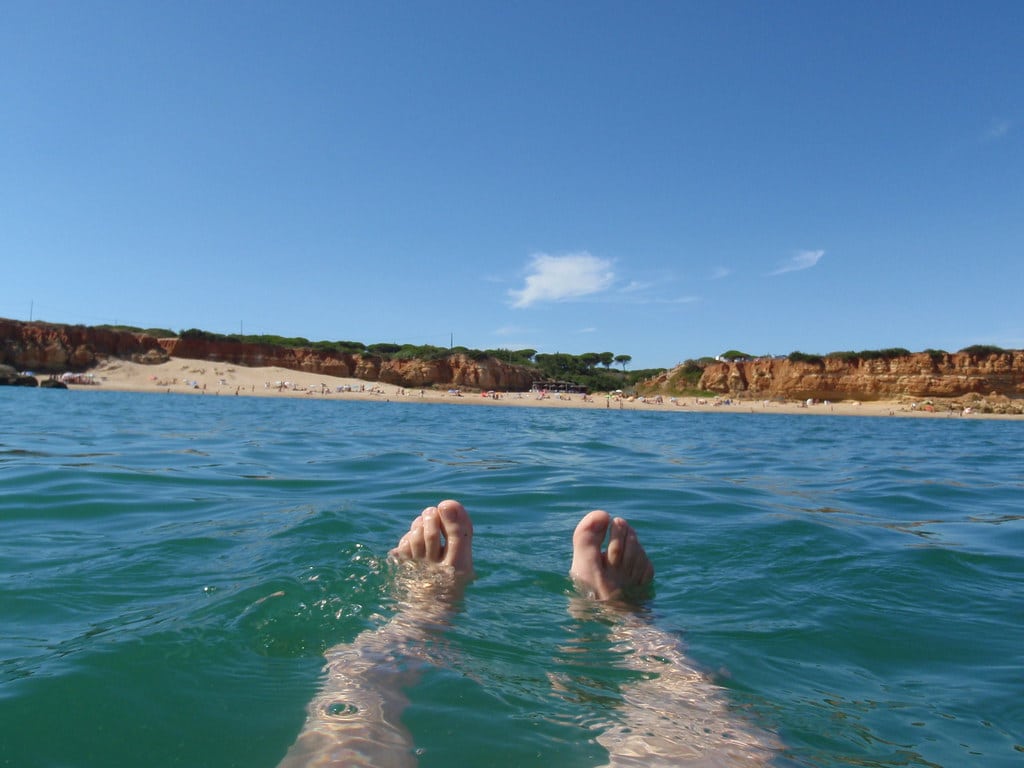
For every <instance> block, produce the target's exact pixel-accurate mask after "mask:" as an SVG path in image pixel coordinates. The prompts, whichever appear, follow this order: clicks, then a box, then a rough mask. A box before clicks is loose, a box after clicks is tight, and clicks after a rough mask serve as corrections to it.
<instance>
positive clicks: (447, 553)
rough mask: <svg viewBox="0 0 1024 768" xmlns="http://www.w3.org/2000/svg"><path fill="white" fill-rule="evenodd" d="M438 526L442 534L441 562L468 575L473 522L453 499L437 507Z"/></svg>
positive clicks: (464, 509)
mask: <svg viewBox="0 0 1024 768" xmlns="http://www.w3.org/2000/svg"><path fill="white" fill-rule="evenodd" d="M437 511H438V516H439V524H440V526H441V528H442V530H443V532H444V537H445V548H444V559H443V562H444V563H445V564H446V565H450V566H452V567H453V568H454V569H455V570H456V572H465V573H468V572H470V571H472V569H473V551H472V547H473V522H472V520H470V518H469V513H468V512H466V508H465V507H464V506H462V504H460V503H459V502H457V501H455V500H454V499H446V500H444V501H442V502H441V503H440V504H438V505H437Z"/></svg>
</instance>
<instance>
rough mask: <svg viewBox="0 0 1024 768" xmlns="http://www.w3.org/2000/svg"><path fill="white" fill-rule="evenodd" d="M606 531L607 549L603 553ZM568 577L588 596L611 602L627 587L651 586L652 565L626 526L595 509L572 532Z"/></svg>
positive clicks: (634, 534) (619, 520)
mask: <svg viewBox="0 0 1024 768" xmlns="http://www.w3.org/2000/svg"><path fill="white" fill-rule="evenodd" d="M609 529H610V530H611V534H610V537H609V540H608V549H607V551H606V552H602V551H601V546H602V545H603V544H604V540H605V536H606V535H608V532H609ZM569 576H571V577H572V579H573V581H575V582H576V585H577V587H578V588H579V589H580V591H582V592H584V593H586V594H587V595H588V596H590V597H593V598H595V599H597V600H614V599H616V598H620V597H622V594H623V591H624V590H627V589H629V588H630V587H643V586H646V585H647V584H650V583H651V580H652V579H654V565H652V563H651V561H650V559H649V558H648V557H647V553H646V552H644V548H643V547H642V546H640V540H639V539H638V538H637V535H636V531H634V530H633V527H632V526H631V525H630V524H629V523H627V522H626V521H625V520H623V519H622V518H621V517H616V518H615V519H612V516H611V515H609V514H608V513H607V512H605V511H604V510H600V509H597V510H594V511H593V512H589V513H587V514H586V515H584V517H583V519H582V520H580V522H579V524H578V525H577V526H576V530H575V531H574V532H573V535H572V567H571V568H570V569H569Z"/></svg>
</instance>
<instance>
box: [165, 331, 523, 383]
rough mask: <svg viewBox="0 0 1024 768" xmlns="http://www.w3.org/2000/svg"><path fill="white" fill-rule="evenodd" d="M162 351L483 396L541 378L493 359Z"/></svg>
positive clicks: (271, 348)
mask: <svg viewBox="0 0 1024 768" xmlns="http://www.w3.org/2000/svg"><path fill="white" fill-rule="evenodd" d="M160 345H161V347H162V348H163V349H164V351H165V352H166V353H167V354H168V355H169V356H171V357H181V358H187V359H190V360H211V361H217V362H225V363H233V364H235V365H245V366H249V367H258V366H278V367H280V368H288V369H290V370H295V371H306V372H308V373H322V374H324V375H325V376H339V377H342V378H346V377H353V378H357V379H362V380H363V381H381V382H384V383H386V384H394V385H396V386H400V387H429V386H431V385H434V384H438V385H442V386H454V387H468V388H472V389H481V390H489V389H493V390H501V391H524V390H527V389H529V388H530V386H531V385H532V384H533V381H534V379H535V378H536V373H535V372H534V371H532V370H530V369H528V368H524V367H522V366H518V365H509V364H507V363H503V362H501V361H500V360H497V359H495V358H493V357H488V358H484V359H482V360H475V359H473V358H471V357H469V356H468V355H463V354H451V355H447V356H446V357H442V358H439V359H436V360H422V359H409V360H388V359H384V358H382V357H377V356H374V355H362V354H358V353H349V352H327V351H323V350H318V349H310V348H308V347H279V346H276V345H273V344H248V343H242V342H230V341H207V340H205V339H160Z"/></svg>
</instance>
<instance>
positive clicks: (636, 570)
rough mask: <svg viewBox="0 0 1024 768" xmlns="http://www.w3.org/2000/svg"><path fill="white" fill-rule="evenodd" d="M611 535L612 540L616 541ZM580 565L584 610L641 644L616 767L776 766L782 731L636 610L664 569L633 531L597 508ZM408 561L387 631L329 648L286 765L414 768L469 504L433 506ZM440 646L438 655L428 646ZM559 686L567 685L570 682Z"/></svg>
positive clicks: (578, 555) (467, 560)
mask: <svg viewBox="0 0 1024 768" xmlns="http://www.w3.org/2000/svg"><path fill="white" fill-rule="evenodd" d="M606 539H607V541H608V544H607V547H605V548H602V547H604V542H605V540H606ZM572 547H573V552H572V564H571V566H570V568H569V576H570V577H571V579H572V581H573V583H574V585H575V587H576V590H577V593H578V594H577V597H576V598H574V599H573V601H572V602H571V604H570V612H571V613H572V614H573V615H574V616H584V615H588V612H592V611H594V610H597V611H603V612H604V615H605V618H609V619H611V620H612V622H611V627H612V629H611V639H612V640H613V641H615V642H616V643H622V644H623V646H624V647H628V648H629V649H630V650H629V651H628V652H626V653H625V655H624V661H623V663H624V664H625V665H626V666H628V667H629V668H630V669H633V670H635V671H637V672H641V673H643V674H641V675H640V676H639V677H640V680H639V682H636V683H633V684H632V685H631V686H629V690H625V691H623V693H622V699H623V704H624V706H623V707H622V708H621V711H618V712H617V713H616V714H615V716H614V717H613V718H611V719H610V720H609V722H607V723H605V724H603V725H602V726H601V727H600V730H599V731H598V732H597V733H595V737H594V738H595V740H596V741H597V742H598V743H599V744H600V745H601V746H602V747H604V748H605V749H606V750H607V751H608V755H609V763H608V765H610V766H632V765H636V766H641V765H643V766H686V765H693V766H696V765H716V766H754V765H764V764H766V763H767V762H768V760H770V758H771V756H772V755H773V754H774V753H775V751H776V749H777V744H776V743H775V740H774V738H773V737H772V736H771V735H770V734H768V733H765V732H761V731H760V730H758V729H756V728H754V727H752V726H751V725H750V724H749V723H747V722H745V721H744V720H742V719H740V718H739V717H737V716H736V715H734V714H733V713H732V712H731V711H730V709H729V707H728V702H727V701H726V699H725V697H724V693H723V691H722V689H721V688H720V687H718V686H716V685H715V684H714V683H713V682H711V681H710V680H709V679H708V677H707V676H706V675H705V674H704V673H703V672H701V671H699V670H698V669H697V668H696V667H695V666H694V665H693V663H692V662H690V661H689V660H688V659H687V658H686V657H685V655H684V654H683V652H682V650H681V649H680V648H679V643H678V641H677V639H676V638H675V637H673V636H672V635H670V634H668V633H666V632H664V631H662V630H660V629H658V628H657V627H655V626H653V625H652V624H650V623H649V622H648V621H647V620H646V619H645V618H643V617H642V616H641V615H639V614H638V613H637V611H636V610H635V608H636V603H635V602H634V600H635V598H637V597H638V596H640V595H642V593H643V591H644V590H645V588H646V587H648V585H650V584H651V582H652V580H653V579H654V565H653V564H652V563H651V560H650V558H649V557H648V556H647V553H646V552H645V551H644V548H643V546H642V545H641V544H640V540H639V538H638V536H637V533H636V531H635V530H634V529H633V527H632V526H631V525H630V524H629V523H628V522H626V521H625V520H624V519H622V518H621V517H612V516H611V515H609V514H608V513H607V512H605V511H603V510H594V511H592V512H589V513H587V514H586V515H584V516H583V518H582V519H581V520H580V521H579V523H578V524H577V526H576V529H575V530H574V532H573V536H572ZM389 557H390V558H391V559H392V560H394V561H396V562H397V563H398V564H399V565H400V566H401V570H400V574H399V577H398V579H397V582H396V587H397V588H398V591H399V596H400V602H399V608H398V610H397V611H396V613H395V615H394V617H393V618H392V619H391V620H390V621H389V622H388V623H387V624H385V625H384V626H383V627H381V628H380V629H376V630H366V631H364V632H363V633H361V634H360V635H359V636H358V637H357V638H356V639H355V640H354V641H353V642H352V643H348V644H343V645H338V646H335V647H333V648H330V649H328V651H327V652H326V653H325V656H326V658H327V665H326V671H327V680H326V683H325V685H324V688H323V689H322V690H321V691H320V693H319V694H318V695H317V696H316V697H315V698H314V699H313V701H312V702H311V703H310V705H309V709H308V712H309V714H308V717H307V719H306V722H305V724H304V726H303V729H302V732H301V733H300V734H299V736H298V738H297V739H296V741H295V743H294V744H292V746H291V748H290V749H289V750H288V753H287V754H286V755H285V758H284V760H283V761H282V762H281V763H280V766H279V768H298V767H299V766H306V767H307V768H308V767H310V766H353V767H355V766H373V767H374V768H413V767H414V766H415V765H416V764H417V757H416V753H415V748H414V743H413V739H412V735H411V734H410V733H409V731H408V729H406V728H405V726H404V725H403V724H402V722H401V714H402V711H403V710H404V709H405V707H406V706H407V705H408V703H409V700H408V698H407V697H406V695H405V693H404V690H405V689H407V688H408V687H410V686H411V685H412V684H414V683H415V682H416V679H417V678H418V676H419V673H420V671H421V670H422V669H423V667H424V666H425V665H428V664H437V663H438V662H439V661H443V659H439V658H438V649H437V646H436V643H431V642H430V640H431V638H432V637H436V635H438V634H439V633H441V632H443V631H444V629H445V627H446V626H447V625H448V623H449V620H450V616H451V609H452V606H453V605H454V603H455V602H456V601H457V600H458V599H459V598H461V596H462V594H463V591H464V588H465V586H466V585H467V584H468V583H469V582H470V581H471V580H472V579H473V578H474V575H475V574H474V570H473V522H472V520H471V519H470V516H469V513H468V512H467V511H466V509H465V507H463V505H462V504H460V503H459V502H458V501H454V500H451V499H449V500H446V501H442V502H441V503H439V504H438V505H437V506H436V507H433V506H432V507H427V508H426V509H424V510H423V512H421V513H420V514H419V515H418V516H417V517H415V518H414V519H413V521H412V523H411V524H410V526H409V530H408V531H407V532H406V533H405V534H404V535H403V536H402V537H401V539H399V541H398V544H397V545H396V546H395V547H394V548H393V549H392V550H391V551H390V552H389ZM428 648H430V652H429V653H428V651H427V649H428ZM552 684H553V685H554V686H555V687H556V689H557V687H558V681H557V680H553V681H552Z"/></svg>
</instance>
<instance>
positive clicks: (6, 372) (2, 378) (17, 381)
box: [0, 365, 39, 387]
mask: <svg viewBox="0 0 1024 768" xmlns="http://www.w3.org/2000/svg"><path fill="white" fill-rule="evenodd" d="M38 384H39V382H38V381H37V380H36V377H35V376H27V375H25V374H21V373H18V372H17V371H16V370H15V369H14V368H12V367H11V366H9V365H0V387H35V386H38Z"/></svg>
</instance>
